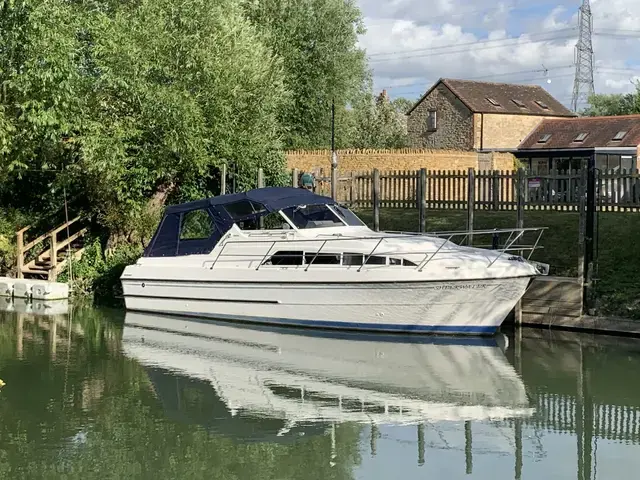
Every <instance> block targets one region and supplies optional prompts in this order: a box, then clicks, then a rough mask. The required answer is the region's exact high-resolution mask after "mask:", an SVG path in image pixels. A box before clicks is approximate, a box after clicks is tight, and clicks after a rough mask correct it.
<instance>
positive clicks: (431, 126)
mask: <svg viewBox="0 0 640 480" xmlns="http://www.w3.org/2000/svg"><path fill="white" fill-rule="evenodd" d="M437 120H438V119H437V113H436V111H435V110H429V112H428V116H427V130H428V131H429V132H435V131H436V130H437V129H438V121H437Z"/></svg>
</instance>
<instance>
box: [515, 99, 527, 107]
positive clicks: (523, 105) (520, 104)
mask: <svg viewBox="0 0 640 480" xmlns="http://www.w3.org/2000/svg"><path fill="white" fill-rule="evenodd" d="M511 101H512V102H513V103H515V104H516V105H517V106H519V107H520V108H527V106H526V105H525V104H524V103H522V102H521V101H520V100H517V99H515V98H514V99H512V100H511Z"/></svg>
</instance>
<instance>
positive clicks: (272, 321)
mask: <svg viewBox="0 0 640 480" xmlns="http://www.w3.org/2000/svg"><path fill="white" fill-rule="evenodd" d="M146 312H147V313H160V314H162V313H165V314H169V315H179V316H187V317H196V318H197V317H207V318H212V319H219V320H229V321H240V322H247V323H261V324H266V325H276V326H277V325H280V326H292V327H314V328H324V329H331V330H362V331H371V332H393V333H396V332H397V333H442V334H455V335H493V334H495V333H496V332H497V331H498V328H499V327H498V326H477V325H396V324H390V323H360V322H331V321H326V320H295V319H290V318H271V317H253V316H242V315H238V316H235V315H233V316H231V315H207V314H201V313H200V314H196V313H194V314H190V313H186V312H149V311H146Z"/></svg>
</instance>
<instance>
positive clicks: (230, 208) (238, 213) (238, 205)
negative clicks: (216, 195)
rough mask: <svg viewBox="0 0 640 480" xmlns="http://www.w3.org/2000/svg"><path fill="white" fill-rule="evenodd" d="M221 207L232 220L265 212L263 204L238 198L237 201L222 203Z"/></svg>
mask: <svg viewBox="0 0 640 480" xmlns="http://www.w3.org/2000/svg"><path fill="white" fill-rule="evenodd" d="M223 207H224V209H225V210H226V211H227V213H228V214H229V215H230V216H231V218H233V219H234V220H237V219H239V218H244V217H247V216H249V215H255V214H256V213H262V212H266V209H265V208H264V206H263V205H261V204H259V203H256V202H252V201H251V200H240V201H239V202H233V203H229V204H227V205H223Z"/></svg>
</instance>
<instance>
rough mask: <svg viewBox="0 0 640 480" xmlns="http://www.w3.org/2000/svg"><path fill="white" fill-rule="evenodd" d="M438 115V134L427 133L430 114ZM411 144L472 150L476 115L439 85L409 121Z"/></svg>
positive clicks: (409, 116) (435, 132)
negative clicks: (434, 112) (432, 111)
mask: <svg viewBox="0 0 640 480" xmlns="http://www.w3.org/2000/svg"><path fill="white" fill-rule="evenodd" d="M431 109H434V110H435V111H436V120H437V125H436V127H437V128H436V130H435V131H434V132H430V131H428V128H427V119H428V116H429V110H431ZM407 133H408V135H409V144H410V145H411V146H412V147H414V148H430V149H444V150H472V149H473V114H472V113H471V111H470V110H469V109H468V108H467V107H466V106H465V105H464V104H463V103H462V102H461V101H460V100H458V98H457V97H456V96H455V95H453V93H451V91H450V90H449V89H448V88H447V87H446V86H444V85H439V86H438V87H437V88H435V89H434V90H433V91H432V92H431V93H430V94H429V96H427V97H426V98H425V99H424V100H423V101H422V102H421V103H420V105H418V106H417V107H416V108H415V109H414V110H413V111H412V112H411V113H410V114H409V115H408V118H407Z"/></svg>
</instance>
